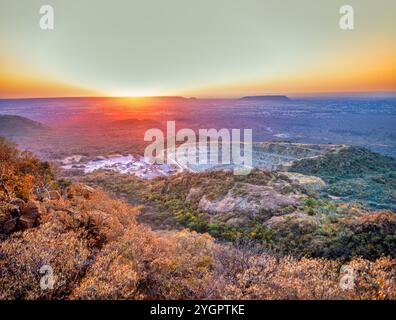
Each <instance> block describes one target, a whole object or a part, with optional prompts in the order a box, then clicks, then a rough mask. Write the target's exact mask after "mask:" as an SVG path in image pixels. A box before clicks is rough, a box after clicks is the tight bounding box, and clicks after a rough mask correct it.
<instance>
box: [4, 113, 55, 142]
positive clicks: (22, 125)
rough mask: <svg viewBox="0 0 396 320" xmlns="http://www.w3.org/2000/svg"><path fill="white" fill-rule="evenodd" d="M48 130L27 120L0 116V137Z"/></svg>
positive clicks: (19, 117)
mask: <svg viewBox="0 0 396 320" xmlns="http://www.w3.org/2000/svg"><path fill="white" fill-rule="evenodd" d="M45 130H49V127H47V126H46V125H44V124H42V123H40V122H37V121H33V120H31V119H28V118H24V117H21V116H14V115H0V135H3V136H6V137H11V136H19V135H26V134H29V133H33V132H37V131H45Z"/></svg>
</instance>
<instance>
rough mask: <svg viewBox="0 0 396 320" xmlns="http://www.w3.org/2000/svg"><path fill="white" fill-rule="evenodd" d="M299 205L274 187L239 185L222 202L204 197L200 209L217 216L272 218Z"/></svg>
mask: <svg viewBox="0 0 396 320" xmlns="http://www.w3.org/2000/svg"><path fill="white" fill-rule="evenodd" d="M297 203H298V201H297V200H296V199H295V198H292V197H289V196H285V195H283V194H281V193H279V192H277V191H275V190H274V189H273V188H272V187H269V186H258V185H252V184H248V183H239V184H236V185H235V186H234V188H232V189H231V190H230V191H229V192H228V193H227V195H226V196H225V197H224V198H222V199H220V200H217V201H210V200H208V198H207V197H206V196H203V197H202V198H201V200H200V201H199V204H198V208H199V209H201V210H202V211H205V212H208V213H210V214H215V215H217V214H224V213H230V212H238V213H244V214H246V215H249V216H252V217H254V216H256V215H261V216H263V215H265V216H272V215H274V214H276V213H277V211H279V210H280V209H282V208H285V207H288V206H296V205H297Z"/></svg>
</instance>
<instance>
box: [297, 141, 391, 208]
mask: <svg viewBox="0 0 396 320" xmlns="http://www.w3.org/2000/svg"><path fill="white" fill-rule="evenodd" d="M290 170H291V171H294V172H299V173H303V174H307V175H315V176H318V177H321V178H323V179H324V180H325V181H326V182H327V183H328V187H327V189H326V190H324V194H332V195H334V196H339V197H341V198H342V199H344V200H348V201H360V202H362V203H364V204H366V205H368V206H369V207H371V208H373V209H389V210H392V211H393V212H396V159H394V158H392V157H388V156H384V155H381V154H378V153H373V152H371V151H369V150H367V149H364V148H359V147H346V148H344V149H341V150H339V151H337V152H331V153H328V154H326V155H324V156H321V157H318V158H313V159H302V160H300V161H298V162H295V163H294V165H293V166H292V167H291V168H290Z"/></svg>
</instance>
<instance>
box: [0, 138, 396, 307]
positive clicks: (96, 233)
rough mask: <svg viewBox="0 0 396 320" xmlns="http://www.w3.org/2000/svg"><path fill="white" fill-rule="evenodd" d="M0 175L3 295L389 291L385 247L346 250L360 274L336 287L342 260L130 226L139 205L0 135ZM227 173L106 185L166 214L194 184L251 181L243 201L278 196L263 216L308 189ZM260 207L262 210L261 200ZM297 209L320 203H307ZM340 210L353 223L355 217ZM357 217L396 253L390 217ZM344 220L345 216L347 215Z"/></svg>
mask: <svg viewBox="0 0 396 320" xmlns="http://www.w3.org/2000/svg"><path fill="white" fill-rule="evenodd" d="M107 174H108V173H106V175H107ZM0 177H1V180H0V234H1V237H0V256H1V259H0V270H1V273H0V288H1V291H0V299H15V298H17V299H395V298H396V296H395V293H396V288H395V283H396V282H395V281H394V280H395V276H396V267H395V258H394V254H393V253H392V252H390V254H389V252H388V253H386V252H385V251H383V253H384V254H385V255H386V256H382V257H379V258H374V257H372V258H373V259H371V260H367V259H362V258H359V257H356V256H350V258H349V259H348V262H347V263H348V265H349V266H350V267H352V268H353V270H355V271H356V275H355V278H354V287H353V288H351V289H349V290H343V289H342V287H341V286H340V281H341V279H342V276H343V274H342V273H340V268H341V266H342V265H343V264H344V263H346V262H345V261H341V260H334V259H323V258H309V257H304V258H297V257H292V256H289V255H287V254H281V253H280V252H278V253H275V252H272V251H271V250H262V249H260V250H258V248H254V247H251V246H246V245H242V244H240V245H238V246H234V245H231V244H227V243H219V242H216V241H214V239H213V238H212V237H211V236H210V235H208V234H207V233H204V234H200V233H195V232H194V231H190V230H180V231H175V230H168V231H165V230H162V231H152V230H151V229H150V228H149V227H148V226H147V225H144V224H141V223H139V222H137V218H138V217H139V211H140V209H139V208H137V207H136V206H131V205H129V204H127V203H125V202H124V201H121V200H116V199H114V198H113V197H112V196H110V195H108V194H106V193H105V192H104V191H102V190H99V189H98V188H92V187H90V186H87V185H85V184H82V183H75V182H74V183H73V182H70V181H67V180H65V179H63V178H62V177H61V176H57V175H56V174H55V173H54V171H53V169H52V168H51V165H50V164H48V163H45V162H41V161H39V160H38V159H37V158H36V157H34V156H33V155H32V154H30V153H26V152H23V153H21V152H19V151H18V150H17V149H16V148H15V145H13V144H12V143H10V142H8V141H6V140H4V139H2V138H0ZM113 177H116V176H113ZM122 177H124V178H127V177H128V176H126V175H123V176H122ZM233 177H234V176H229V175H228V174H227V173H226V172H223V173H221V172H219V173H207V174H206V175H198V176H195V175H184V174H182V175H178V176H174V177H172V180H166V179H162V178H161V179H155V180H152V183H150V185H143V184H140V185H139V186H140V187H142V189H141V190H140V192H137V191H138V189H133V188H136V187H137V186H138V185H136V184H139V183H146V182H144V181H143V180H138V179H137V178H135V179H136V180H135V185H133V184H132V180H130V181H128V184H127V183H126V182H127V181H124V180H122V179H121V175H120V176H117V179H118V178H120V179H119V180H116V182H115V183H114V185H113V184H112V185H113V187H116V186H121V188H124V187H125V188H126V187H127V185H129V188H131V189H130V190H129V191H128V190H124V191H123V192H127V191H128V192H129V193H130V194H131V195H133V194H135V195H136V196H139V197H140V196H143V195H144V194H146V196H150V195H151V197H152V199H151V201H165V205H166V206H167V207H168V209H172V210H177V209H180V206H181V205H182V204H183V202H182V201H179V202H178V201H177V199H183V198H184V197H186V196H187V197H190V200H191V201H192V202H193V201H194V200H193V199H195V197H194V194H198V192H196V191H194V192H192V191H191V188H193V187H195V188H196V189H197V188H199V187H201V188H202V189H201V190H202V192H203V193H204V194H205V195H207V202H206V204H207V203H209V202H212V204H213V201H216V199H220V198H222V197H224V196H227V194H228V191H227V190H232V189H233V188H234V187H235V186H236V185H237V184H238V183H245V184H251V185H255V186H256V187H249V188H245V189H244V192H245V193H250V195H251V196H254V195H255V194H256V193H257V192H261V193H263V192H269V190H268V189H265V190H264V189H263V188H264V187H266V188H271V189H272V192H273V193H277V195H276V196H275V197H272V196H271V198H273V204H272V205H271V208H268V207H267V210H266V212H267V215H268V214H269V213H270V212H275V211H277V210H278V209H279V208H281V209H282V210H285V213H286V212H289V211H290V210H292V209H293V208H295V207H296V206H299V205H298V204H297V202H296V201H300V200H299V197H305V196H306V194H308V193H309V192H310V191H308V190H311V188H308V189H306V187H307V186H308V185H307V186H305V187H303V186H301V187H297V186H296V190H295V192H294V191H293V190H290V185H289V184H287V182H288V180H287V179H288V178H286V177H283V176H280V175H275V174H270V173H265V172H255V173H254V174H253V175H252V176H249V177H247V178H245V180H244V181H238V179H237V178H235V177H234V178H233ZM94 178H95V180H96V181H97V182H98V184H99V182H100V181H102V184H104V181H106V182H107V183H113V182H111V180H110V179H109V178H110V177H105V176H102V175H98V176H96V177H91V180H93V179H94ZM105 178H106V179H105ZM128 178H131V179H132V178H133V177H128ZM100 179H102V180H100ZM212 179H215V180H212ZM218 179H222V181H224V187H222V188H217V187H216V186H215V185H213V184H212V183H210V182H211V181H218ZM316 182H317V181H316ZM312 186H313V185H311V187H312ZM293 187H294V186H293ZM252 188H253V189H252ZM279 188H280V189H279ZM283 188H286V189H288V188H289V189H288V190H283V191H282V189H283ZM155 189H156V190H157V191H156V192H154V190H155ZM133 190H135V191H133ZM235 191H237V190H235ZM292 194H294V195H295V196H296V197H295V199H296V200H295V202H293V203H289V202H288V201H290V200H286V197H291V195H292ZM239 196H241V197H245V196H246V194H244V193H241V194H240V195H239ZM267 196H268V194H267ZM307 200H309V198H308V199H307ZM249 205H250V206H254V203H249ZM257 205H258V206H268V205H267V204H265V203H260V202H259V203H258V204H257ZM284 205H287V206H286V207H285V206H284ZM305 206H308V207H311V208H313V210H319V208H321V206H319V207H318V208H316V206H315V205H314V204H308V203H307V202H305ZM212 208H213V210H218V209H219V208H221V207H218V206H213V207H212ZM277 208H278V209H277ZM241 209H243V207H241ZM328 209H329V210H330V209H331V208H328ZM274 210H275V211H274ZM185 212H186V211H183V212H182V215H183V214H184V213H185ZM259 213H260V214H261V213H264V212H260V210H259ZM152 214H153V215H155V212H153V213H152ZM348 214H349V215H351V219H352V220H354V219H355V214H354V213H351V212H349V213H348ZM356 217H357V219H358V220H354V222H352V225H354V226H355V227H356V229H355V230H354V231H356V232H357V233H359V232H360V233H362V232H363V233H367V232H369V231H370V232H378V235H379V237H381V232H382V233H383V234H387V236H388V237H389V236H390V238H388V239H385V240H384V243H386V242H387V241H388V242H389V244H390V245H391V246H392V247H391V248H393V249H394V242H392V241H394V240H392V237H391V236H392V235H394V234H395V233H394V229H392V228H394V220H393V218H392V217H391V216H389V214H388V213H385V212H383V213H376V214H367V215H364V218H363V216H361V215H360V213H357V214H356ZM345 218H346V217H345ZM345 218H344V219H345ZM191 222H194V219H193V220H192V221H191ZM345 223H346V224H348V223H349V222H348V219H347V221H346V222H345ZM275 224H276V222H275ZM328 227H329V228H332V229H333V230H336V229H337V226H332V225H328ZM191 229H194V226H191ZM359 230H361V231H359ZM297 233H298V231H296V234H297ZM367 234H369V233H367ZM286 235H287V234H286ZM364 239H365V240H364V241H369V243H367V244H366V245H369V246H370V245H372V246H374V249H370V251H369V252H375V253H378V252H380V251H381V250H384V249H383V248H381V247H378V245H379V242H375V241H376V240H375V239H373V238H370V236H369V237H365V238H364ZM355 241H357V242H359V241H363V240H362V239H356V240H355ZM371 241H373V242H372V243H371ZM42 268H46V269H48V268H50V270H51V271H52V275H53V282H52V284H53V287H52V288H50V287H45V288H41V287H40V282H41V279H42V273H40V270H42Z"/></svg>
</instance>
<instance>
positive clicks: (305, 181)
mask: <svg viewBox="0 0 396 320" xmlns="http://www.w3.org/2000/svg"><path fill="white" fill-rule="evenodd" d="M282 174H283V175H284V176H286V177H287V178H288V179H289V180H290V181H291V182H292V183H293V184H297V185H299V186H300V187H302V188H303V189H304V190H305V191H306V192H308V193H310V194H312V193H315V192H318V191H320V190H322V189H323V188H325V187H326V183H325V182H324V181H323V180H322V179H321V178H319V177H315V176H307V175H304V174H301V173H296V172H284V173H282Z"/></svg>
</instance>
